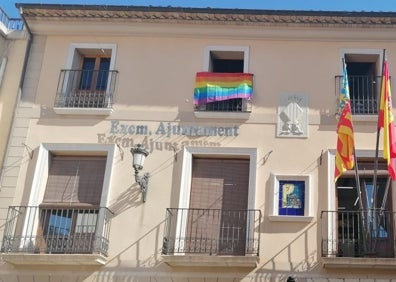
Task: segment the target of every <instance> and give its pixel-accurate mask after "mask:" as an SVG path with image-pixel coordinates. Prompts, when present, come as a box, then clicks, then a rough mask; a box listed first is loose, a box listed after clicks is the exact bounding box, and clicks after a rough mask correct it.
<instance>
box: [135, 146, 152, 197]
mask: <svg viewBox="0 0 396 282" xmlns="http://www.w3.org/2000/svg"><path fill="white" fill-rule="evenodd" d="M131 153H132V158H133V163H132V166H133V168H134V169H135V181H136V183H138V184H139V186H140V191H141V192H142V197H143V203H144V202H146V196H147V189H148V181H149V177H150V174H149V173H148V172H146V173H145V174H144V175H143V176H141V175H139V170H142V168H143V164H144V160H145V159H146V157H147V156H148V155H149V152H148V151H147V150H146V149H145V148H144V146H143V145H142V144H137V145H136V146H135V147H133V148H131Z"/></svg>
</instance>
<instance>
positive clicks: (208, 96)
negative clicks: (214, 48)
mask: <svg viewBox="0 0 396 282" xmlns="http://www.w3.org/2000/svg"><path fill="white" fill-rule="evenodd" d="M252 93H253V74H251V73H216V72H198V73H197V75H196V79H195V88H194V104H195V105H204V104H207V103H211V102H217V101H224V100H230V99H234V98H244V99H250V98H251V97H252Z"/></svg>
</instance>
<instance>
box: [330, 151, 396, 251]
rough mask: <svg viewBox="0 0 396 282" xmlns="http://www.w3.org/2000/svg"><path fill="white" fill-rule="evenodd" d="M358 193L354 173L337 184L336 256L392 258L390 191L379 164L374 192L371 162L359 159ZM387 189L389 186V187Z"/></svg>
mask: <svg viewBox="0 0 396 282" xmlns="http://www.w3.org/2000/svg"><path fill="white" fill-rule="evenodd" d="M358 167H359V171H360V173H359V176H360V177H359V182H360V187H361V190H360V194H361V196H360V197H359V191H358V189H357V184H356V178H355V176H354V174H353V173H344V175H343V176H341V177H340V179H338V181H337V183H336V188H337V189H336V193H337V195H336V199H337V200H338V201H337V213H338V238H337V241H338V242H339V244H338V250H337V252H338V256H345V257H359V256H366V253H375V254H376V255H377V256H378V257H394V251H393V241H394V239H393V213H392V201H391V199H392V189H387V179H388V175H387V169H386V164H385V163H384V162H382V160H381V162H380V163H379V166H378V171H377V179H376V186H377V188H376V189H374V186H373V184H374V182H373V172H374V160H373V159H371V160H370V159H367V160H358ZM388 188H389V187H388Z"/></svg>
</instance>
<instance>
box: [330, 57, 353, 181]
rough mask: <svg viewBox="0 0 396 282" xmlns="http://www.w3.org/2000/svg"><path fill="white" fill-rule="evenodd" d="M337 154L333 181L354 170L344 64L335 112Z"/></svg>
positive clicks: (351, 130) (350, 117)
mask: <svg viewBox="0 0 396 282" xmlns="http://www.w3.org/2000/svg"><path fill="white" fill-rule="evenodd" d="M337 119H338V125H337V134H338V138H337V152H336V157H335V173H334V181H337V179H338V178H339V177H340V176H341V175H342V173H343V172H344V171H347V170H349V169H353V168H354V146H355V144H354V137H353V123H352V110H351V104H350V98H349V85H348V75H347V69H346V65H345V64H344V70H343V78H342V88H341V94H340V100H339V105H338V111H337Z"/></svg>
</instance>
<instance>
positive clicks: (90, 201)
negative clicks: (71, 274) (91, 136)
mask: <svg viewBox="0 0 396 282" xmlns="http://www.w3.org/2000/svg"><path fill="white" fill-rule="evenodd" d="M114 146H115V145H104V144H89V145H88V144H86V145H85V144H79V145H78V146H76V145H74V144H43V145H42V146H40V149H39V152H38V157H37V163H36V169H35V172H34V176H33V182H32V189H31V193H30V196H29V201H28V203H27V205H26V206H19V207H10V212H9V218H8V219H7V220H8V221H9V222H10V224H11V225H10V226H15V227H18V228H9V229H8V230H7V232H6V233H5V234H4V238H3V245H2V250H3V251H6V252H14V253H18V252H23V253H44V254H69V255H72V254H76V255H77V256H78V258H76V257H75V256H71V257H67V256H66V257H63V258H62V260H56V261H57V263H60V264H63V263H65V264H75V263H76V259H77V261H78V263H79V264H87V265H92V264H95V265H97V264H98V263H99V264H100V263H105V260H104V257H106V256H107V252H108V247H109V224H110V220H111V216H110V215H111V211H110V210H109V209H108V208H107V207H106V204H107V198H108V194H109V186H110V174H111V167H112V163H113V158H114V151H115V150H114ZM81 254H88V255H90V256H87V257H81ZM32 259H33V258H32ZM23 260H25V259H24V258H22V260H21V261H22V262H23ZM15 263H19V261H18V260H17V259H16V262H15Z"/></svg>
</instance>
